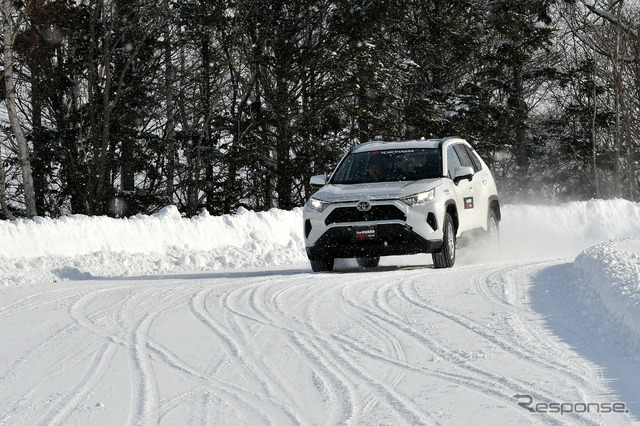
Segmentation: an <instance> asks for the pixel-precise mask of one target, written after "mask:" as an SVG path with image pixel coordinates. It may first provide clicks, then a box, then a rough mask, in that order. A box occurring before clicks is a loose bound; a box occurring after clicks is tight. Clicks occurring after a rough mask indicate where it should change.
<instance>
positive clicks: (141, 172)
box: [0, 0, 640, 219]
mask: <svg viewBox="0 0 640 426" xmlns="http://www.w3.org/2000/svg"><path fill="white" fill-rule="evenodd" d="M2 31H3V37H2V41H3V46H2V47H3V50H2V52H3V54H2V57H1V58H0V60H1V61H2V64H0V66H1V67H2V69H3V73H2V76H1V80H2V81H1V82H0V83H1V84H0V130H1V132H0V206H1V207H2V208H1V209H0V219H7V218H8V219H13V218H14V217H34V216H37V215H39V216H50V217H58V216H61V215H65V214H71V213H78V214H86V215H105V214H106V215H110V216H130V215H135V214H137V213H153V212H156V211H158V210H159V209H161V208H162V207H164V206H166V205H171V204H172V205H176V206H177V207H178V209H179V210H180V211H181V212H182V213H183V214H184V215H186V216H192V215H195V214H198V213H200V212H201V211H202V210H203V209H206V210H207V211H208V212H209V213H211V214H223V213H230V212H234V211H236V210H237V209H238V207H241V206H242V207H245V208H248V209H252V210H266V209H269V208H272V207H279V208H282V209H291V208H294V207H296V206H301V205H303V204H304V202H305V201H306V199H307V198H308V196H309V195H310V194H311V193H312V188H311V187H310V186H309V184H308V182H309V178H310V176H312V175H314V174H321V173H327V172H331V170H332V169H333V168H334V167H335V165H336V164H337V161H338V160H339V159H340V157H341V156H342V155H343V154H344V153H345V152H346V151H347V150H348V149H349V148H351V147H352V146H354V145H356V144H357V143H361V142H366V141H369V140H374V139H384V140H401V139H410V138H440V137H444V136H448V135H458V136H461V137H463V138H465V139H466V140H468V141H469V142H470V143H471V144H472V145H473V146H474V147H475V149H476V150H477V151H478V152H479V153H480V154H481V155H482V156H483V158H484V159H485V160H486V161H487V162H488V163H489V166H490V168H491V169H492V171H493V173H494V176H495V177H496V180H497V183H498V189H499V191H500V194H501V198H502V201H503V203H506V202H532V201H534V200H535V202H545V203H554V202H563V201H569V200H581V199H589V198H615V197H621V198H626V199H629V200H634V201H638V199H639V194H638V185H639V183H640V182H639V180H638V175H637V173H636V171H637V169H638V161H639V159H640V153H639V152H638V149H639V143H638V136H639V131H640V114H639V112H640V39H639V31H640V4H639V3H638V2H637V0H635V1H629V0H626V1H622V0H620V1H616V0H611V1H604V0H572V1H568V0H454V1H439V0H438V1H433V0H387V1H373V0H286V1H283V0H235V1H234V0H193V1H178V2H176V1H169V0H159V1H158V0H75V1H72V0H55V1H52V0H26V1H25V0H21V1H20V0H2Z"/></svg>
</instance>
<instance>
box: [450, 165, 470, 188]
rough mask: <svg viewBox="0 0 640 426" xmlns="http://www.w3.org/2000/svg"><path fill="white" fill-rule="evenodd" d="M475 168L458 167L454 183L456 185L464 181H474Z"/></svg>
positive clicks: (454, 174) (454, 175)
mask: <svg viewBox="0 0 640 426" xmlns="http://www.w3.org/2000/svg"><path fill="white" fill-rule="evenodd" d="M473 174H474V171H473V167H469V166H463V167H456V170H455V171H454V173H453V182H454V183H455V184H458V182H460V181H461V180H462V179H469V180H471V179H473Z"/></svg>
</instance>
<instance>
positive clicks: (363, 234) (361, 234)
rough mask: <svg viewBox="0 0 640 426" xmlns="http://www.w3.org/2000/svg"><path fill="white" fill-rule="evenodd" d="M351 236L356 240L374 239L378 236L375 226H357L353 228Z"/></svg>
mask: <svg viewBox="0 0 640 426" xmlns="http://www.w3.org/2000/svg"><path fill="white" fill-rule="evenodd" d="M353 237H354V238H355V239H356V240H358V241H362V240H374V239H376V238H378V230H377V229H376V227H375V226H367V227H357V228H354V230H353Z"/></svg>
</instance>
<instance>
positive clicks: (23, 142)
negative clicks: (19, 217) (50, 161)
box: [2, 0, 37, 218]
mask: <svg viewBox="0 0 640 426" xmlns="http://www.w3.org/2000/svg"><path fill="white" fill-rule="evenodd" d="M12 6H13V1H11V0H3V1H2V23H3V30H4V84H5V94H6V102H7V113H8V115H9V121H10V122H11V129H12V130H13V134H14V136H15V138H16V141H17V144H18V156H19V158H20V169H21V171H22V186H23V190H24V203H25V207H26V211H27V216H28V217H30V218H32V217H34V216H36V215H37V210H36V195H35V188H34V185H33V176H32V172H31V162H30V160H29V146H28V144H27V138H26V137H25V134H24V131H23V130H22V126H21V125H20V119H19V118H18V111H17V108H16V84H15V78H14V73H13V67H14V61H13V43H14V40H15V35H16V33H17V31H16V28H17V24H16V22H14V18H13V15H12Z"/></svg>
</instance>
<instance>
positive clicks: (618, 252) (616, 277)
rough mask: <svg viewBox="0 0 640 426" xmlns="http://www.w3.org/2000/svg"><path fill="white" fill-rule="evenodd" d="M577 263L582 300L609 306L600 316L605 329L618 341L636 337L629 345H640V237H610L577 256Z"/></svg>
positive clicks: (575, 266)
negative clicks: (619, 238) (612, 239)
mask: <svg viewBox="0 0 640 426" xmlns="http://www.w3.org/2000/svg"><path fill="white" fill-rule="evenodd" d="M573 266H574V268H575V269H576V270H577V276H578V279H579V281H580V287H581V288H580V291H581V292H582V294H583V297H582V298H583V301H582V302H583V303H586V304H591V305H595V306H593V307H596V308H597V307H598V306H597V305H601V306H602V307H603V308H604V310H605V312H603V314H604V315H600V319H599V322H600V324H601V327H602V328H603V330H602V331H603V333H604V334H608V335H611V334H612V333H613V334H615V335H616V336H617V337H618V339H617V340H618V341H627V343H631V342H628V341H629V340H635V342H633V343H634V345H629V346H632V347H640V341H638V340H639V339H640V239H625V240H617V241H608V242H606V243H603V244H599V245H597V246H594V247H591V248H589V249H587V250H585V251H583V252H582V253H581V254H580V255H579V256H578V257H577V258H576V260H575V261H574V263H573ZM586 312H594V310H593V309H587V311H586ZM607 322H608V323H607ZM620 325H621V326H622V327H620ZM636 356H637V354H636Z"/></svg>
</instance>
